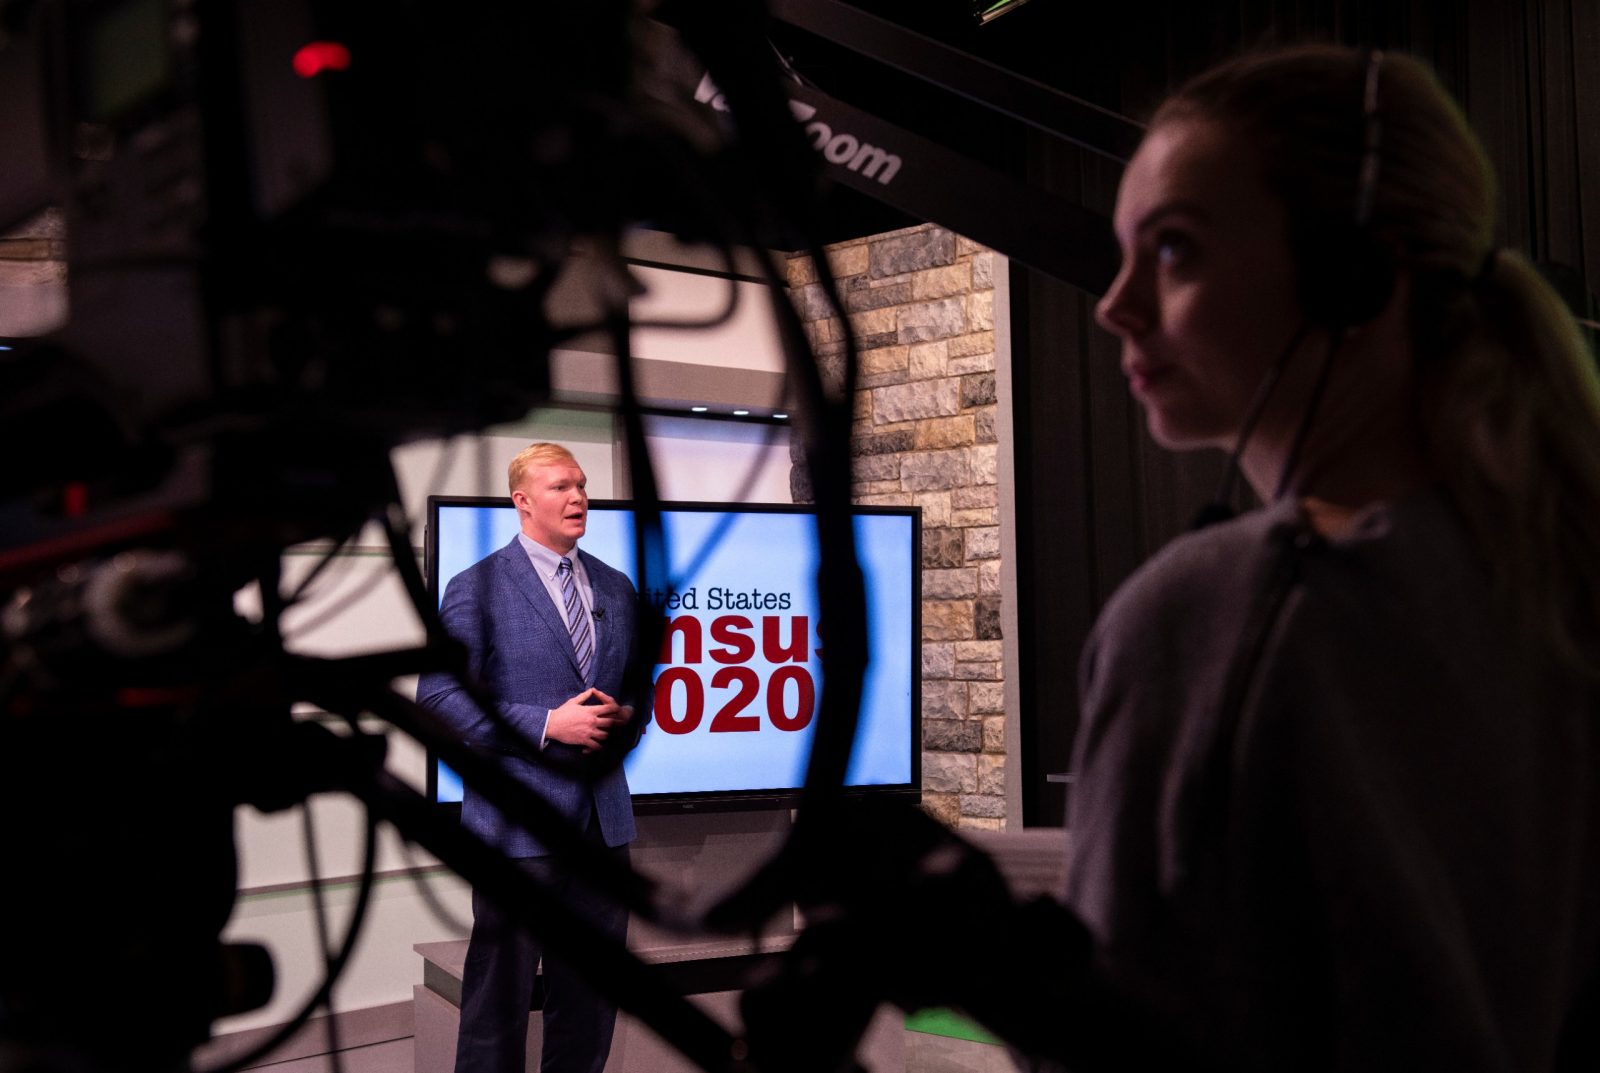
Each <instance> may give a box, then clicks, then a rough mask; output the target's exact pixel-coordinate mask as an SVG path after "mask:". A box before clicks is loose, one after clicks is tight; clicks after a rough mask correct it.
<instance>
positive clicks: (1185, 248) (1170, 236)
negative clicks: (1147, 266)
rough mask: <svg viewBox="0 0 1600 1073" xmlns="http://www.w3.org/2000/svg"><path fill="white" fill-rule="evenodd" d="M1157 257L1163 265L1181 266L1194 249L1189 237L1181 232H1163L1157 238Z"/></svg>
mask: <svg viewBox="0 0 1600 1073" xmlns="http://www.w3.org/2000/svg"><path fill="white" fill-rule="evenodd" d="M1155 248H1156V256H1157V257H1159V258H1160V259H1161V263H1162V264H1167V265H1172V264H1179V263H1181V262H1182V261H1183V260H1184V259H1185V258H1187V257H1188V256H1189V254H1190V253H1191V252H1192V251H1193V249H1194V244H1193V243H1192V242H1190V241H1189V236H1188V235H1185V234H1183V233H1182V232H1180V231H1162V232H1160V233H1159V234H1157V235H1156V237H1155Z"/></svg>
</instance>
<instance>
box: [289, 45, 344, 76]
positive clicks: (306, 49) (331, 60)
mask: <svg viewBox="0 0 1600 1073" xmlns="http://www.w3.org/2000/svg"><path fill="white" fill-rule="evenodd" d="M349 69H350V50H349V49H347V48H345V47H344V46H343V45H341V44H339V42H337V41H312V42H310V43H308V44H304V45H301V46H300V47H299V48H298V49H297V50H295V54H294V73H295V74H297V75H299V76H300V77H301V78H315V77H316V76H317V75H319V74H321V73H322V72H323V71H346V70H349Z"/></svg>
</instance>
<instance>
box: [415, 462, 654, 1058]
mask: <svg viewBox="0 0 1600 1073" xmlns="http://www.w3.org/2000/svg"><path fill="white" fill-rule="evenodd" d="M508 476H509V478H510V485H511V500H512V502H513V503H514V504H515V505H516V508H517V513H518V515H519V516H520V518H521V522H522V531H521V532H520V533H518V534H517V536H516V538H515V539H514V540H512V541H511V543H510V544H508V545H506V546H505V547H504V548H502V549H500V550H499V551H497V552H495V553H494V554H493V555H490V556H489V557H488V558H486V559H484V560H483V561H481V562H479V563H477V564H476V565H474V566H472V567H469V568H468V569H466V570H464V571H462V572H461V573H460V574H457V575H456V576H455V578H453V579H452V580H451V581H450V583H449V585H448V586H446V588H445V595H444V603H443V606H442V608H441V611H440V613H441V614H442V616H443V618H444V624H445V628H446V629H448V630H449V631H450V634H451V636H453V637H455V638H456V639H457V640H459V641H460V642H461V643H462V644H464V645H465V646H466V648H467V652H468V656H469V660H470V666H471V669H472V672H473V673H474V674H475V675H476V676H477V678H478V679H479V681H481V682H483V683H485V684H486V685H488V686H489V688H490V689H491V690H493V692H494V694H495V696H496V697H498V698H499V699H500V709H499V714H500V716H501V720H500V721H499V722H496V721H495V720H493V719H491V718H489V717H488V716H486V715H485V714H484V713H483V712H482V711H480V710H479V709H478V707H477V705H475V704H474V703H473V702H472V700H471V698H469V697H468V696H467V695H466V694H465V692H463V690H462V689H461V687H460V684H459V683H458V682H457V681H456V680H455V679H454V678H453V677H451V676H449V675H445V674H437V673H433V674H426V675H423V676H422V680H421V681H420V682H419V683H418V686H417V699H418V700H419V701H420V702H421V703H422V704H425V705H427V706H428V707H430V708H432V709H433V710H434V711H436V712H438V713H439V714H440V715H441V716H443V717H444V718H445V719H446V720H448V721H449V722H450V723H451V725H452V726H454V727H455V729H456V730H457V731H458V732H459V733H460V734H461V737H462V738H463V740H465V741H466V742H467V743H468V744H470V745H474V746H477V747H479V748H481V749H484V750H487V751H489V752H491V753H493V754H494V755H495V756H496V757H497V759H498V760H499V761H500V764H501V766H502V767H503V768H504V770H505V771H506V772H507V774H509V775H510V776H511V777H512V778H514V779H516V780H517V781H518V782H520V783H522V784H523V785H525V786H528V787H530V788H531V789H533V790H534V791H536V792H537V793H539V794H540V795H542V796H543V797H544V798H545V799H546V800H548V801H549V802H550V803H551V804H552V805H554V806H555V807H556V809H557V810H558V811H559V812H560V813H561V814H562V815H563V816H565V817H566V818H567V819H568V820H569V821H571V822H572V823H573V824H574V825H575V826H577V827H578V829H579V830H582V831H584V832H585V833H586V836H587V837H588V838H590V839H592V840H594V841H596V842H598V843H601V844H603V845H605V846H607V847H610V849H611V852H614V853H616V854H617V855H618V856H620V857H622V858H624V859H626V857H627V853H628V843H629V842H631V841H632V840H633V837H634V824H633V801H632V798H631V797H630V795H629V792H628V780H627V777H626V776H625V775H624V773H623V770H622V767H621V766H620V765H617V766H615V767H612V768H610V769H609V770H606V771H604V772H603V773H600V774H597V775H593V776H590V775H588V774H585V773H583V769H582V767H581V766H580V765H577V764H574V763H570V761H576V760H578V759H579V758H580V757H581V756H582V755H583V754H585V753H589V752H593V751H594V750H595V749H597V748H599V747H600V745H601V744H602V743H603V742H604V741H605V740H606V739H607V738H608V737H609V736H611V735H613V734H627V733H633V732H634V731H633V729H632V728H631V727H629V726H627V725H626V724H628V722H629V720H630V719H632V717H633V709H632V707H631V706H629V705H628V704H625V703H622V702H621V701H619V700H617V699H616V698H617V697H619V696H621V695H622V692H623V689H624V686H625V683H624V669H625V668H626V666H627V663H628V650H629V646H630V643H631V641H632V639H633V623H634V611H635V594H634V588H633V583H632V582H630V581H629V580H628V578H627V577H626V575H624V574H622V573H620V572H619V571H617V570H614V569H612V568H611V567H609V566H607V565H606V564H605V563H602V562H601V561H600V560H599V559H596V558H594V557H593V556H591V555H589V554H587V553H585V552H583V551H580V550H578V548H577V543H578V539H579V538H580V537H582V536H583V534H584V531H585V528H586V526H587V522H588V512H589V498H588V493H587V491H586V489H585V485H586V478H585V477H584V474H583V469H582V468H581V467H580V466H579V465H578V462H577V459H575V458H574V457H573V456H572V454H571V452H569V451H568V450H567V449H566V448H564V447H561V446H559V445H557V444H552V443H535V444H532V445H530V446H529V447H527V448H526V449H524V450H523V451H522V452H521V453H520V454H518V455H517V457H516V458H514V459H513V460H512V462H511V466H510V469H509V473H508ZM541 751H542V752H543V753H545V754H547V755H548V756H549V758H551V759H553V760H556V761H558V762H559V761H563V760H565V761H569V763H567V764H562V765H559V766H552V765H549V764H543V763H538V762H536V761H535V760H533V759H531V757H532V756H533V755H534V754H535V753H537V752H541ZM461 820H462V823H463V825H464V826H465V827H466V828H467V830H469V831H471V832H473V833H474V834H477V835H479V836H480V837H482V838H483V839H484V840H485V841H487V842H488V843H489V844H491V845H493V846H496V847H497V848H499V849H500V850H501V851H502V852H504V853H505V854H506V855H507V856H508V857H516V858H521V859H522V860H523V862H524V865H525V866H526V867H527V868H528V870H529V871H531V872H533V873H534V874H535V875H536V876H537V877H538V878H539V879H540V880H541V881H542V882H544V883H545V884H546V885H547V886H550V887H552V888H553V889H554V890H556V891H557V892H558V893H562V894H564V895H566V896H567V897H568V898H569V900H570V901H571V902H572V903H573V904H574V905H575V907H578V908H580V909H581V910H582V911H584V912H586V913H587V914H588V915H589V916H590V917H591V918H592V919H593V920H594V921H595V922H596V923H597V924H599V925H600V926H601V927H603V928H605V929H606V930H608V931H609V932H611V934H613V935H616V936H617V937H618V938H619V939H621V938H622V937H623V936H624V935H625V934H626V931H627V922H628V920H627V912H626V910H624V909H622V908H620V907H618V906H616V905H614V904H613V903H612V902H611V901H610V900H609V899H604V898H596V897H593V896H591V895H590V894H588V893H586V892H584V891H583V890H580V889H575V885H574V884H573V882H572V880H571V877H570V876H567V875H565V874H564V872H563V870H562V869H561V867H560V862H559V861H558V860H557V859H556V858H554V857H551V856H549V855H548V850H547V849H546V847H545V846H544V845H543V844H542V843H541V842H540V841H539V839H538V838H537V837H535V836H534V835H532V834H530V833H529V832H527V831H524V830H522V829H521V828H520V827H519V826H518V825H517V824H516V823H514V822H511V821H509V820H508V819H507V818H506V817H505V816H503V815H502V814H501V813H500V812H499V810H498V809H496V808H495V807H494V805H492V804H490V803H489V802H488V801H486V800H484V799H483V798H482V797H481V796H479V795H478V794H476V793H474V791H473V788H472V787H471V785H468V786H467V787H466V789H465V799H464V800H463V802H462V806H461ZM472 913H473V925H472V941H471V943H470V944H469V945H468V949H467V963H466V971H465V973H464V975H463V978H462V996H461V1031H460V1035H459V1037H458V1039H457V1046H456V1070H457V1073H488V1071H494V1073H522V1070H523V1069H524V1063H525V1061H526V1056H525V1053H524V1052H525V1050H526V1037H527V1030H528V1008H529V1005H530V1001H531V999H532V997H533V988H534V978H535V969H536V966H537V965H538V963H539V959H540V954H541V949H540V943H539V942H538V940H537V939H536V938H534V937H532V936H530V935H528V934H527V933H526V932H525V931H524V930H523V929H521V928H519V927H517V926H516V924H515V923H514V921H513V919H512V918H511V917H509V916H507V915H506V914H504V913H502V912H501V911H500V909H499V907H497V906H496V905H494V903H492V902H491V901H489V899H487V898H483V897H480V896H479V894H478V892H476V891H474V892H473V896H472ZM543 1015H544V1050H543V1055H542V1057H541V1062H540V1068H541V1070H542V1071H543V1073H600V1070H601V1068H602V1067H603V1066H604V1065H605V1062H606V1057H607V1056H608V1055H609V1053H610V1050H611V1036H612V1030H613V1028H614V1026H615V1022H616V1009H615V1007H614V1006H612V1005H611V1004H610V1003H609V1002H607V1001H606V1000H604V999H603V998H601V997H600V996H599V995H598V994H596V993H595V992H594V991H593V990H592V989H591V988H590V987H589V986H588V985H587V984H586V983H584V982H583V981H582V980H581V979H579V978H578V977H577V976H576V975H575V974H574V973H572V972H571V970H570V969H568V968H567V967H566V966H564V965H562V964H560V963H559V962H557V961H553V960H552V959H548V958H547V959H545V965H544V1006H543Z"/></svg>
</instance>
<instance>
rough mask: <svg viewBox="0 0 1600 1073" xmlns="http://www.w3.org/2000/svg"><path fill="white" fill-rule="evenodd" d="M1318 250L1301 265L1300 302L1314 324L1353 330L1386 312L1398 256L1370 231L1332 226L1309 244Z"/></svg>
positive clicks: (1344, 226) (1367, 229)
mask: <svg viewBox="0 0 1600 1073" xmlns="http://www.w3.org/2000/svg"><path fill="white" fill-rule="evenodd" d="M1307 245H1308V247H1309V248H1310V249H1313V250H1315V251H1316V255H1315V256H1314V257H1311V258H1303V259H1302V262H1301V265H1300V304H1301V305H1302V307H1304V309H1305V311H1306V316H1307V317H1309V318H1310V319H1311V320H1312V321H1313V322H1314V323H1316V324H1321V325H1323V326H1324V327H1329V328H1351V327H1354V326H1356V325H1358V324H1365V323H1367V322H1368V321H1370V320H1372V319H1373V318H1375V317H1376V316H1377V315H1378V314H1379V313H1382V312H1383V310H1384V307H1385V306H1387V305H1388V304H1389V297H1390V296H1391V295H1392V294H1393V293H1394V284H1395V263H1394V254H1393V253H1392V252H1391V251H1390V250H1389V249H1388V247H1387V246H1385V245H1384V244H1383V243H1382V242H1380V241H1378V239H1377V237H1376V236H1374V235H1373V234H1372V231H1371V230H1370V229H1369V228H1366V227H1362V228H1360V229H1358V230H1353V231H1352V230H1351V229H1350V228H1349V227H1348V226H1347V225H1341V226H1339V227H1337V228H1329V229H1328V230H1327V231H1326V232H1325V233H1324V234H1322V235H1320V236H1317V237H1316V238H1313V239H1311V240H1310V241H1309V242H1308V243H1307Z"/></svg>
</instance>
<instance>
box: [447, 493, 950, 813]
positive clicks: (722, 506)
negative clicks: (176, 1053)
mask: <svg viewBox="0 0 1600 1073" xmlns="http://www.w3.org/2000/svg"><path fill="white" fill-rule="evenodd" d="M440 507H495V508H500V509H507V508H510V507H511V501H510V499H508V498H507V497H505V496H461V495H430V496H428V502H427V525H426V528H425V530H424V537H423V559H424V565H423V570H424V577H425V579H426V581H427V586H428V593H429V595H430V596H431V597H432V599H433V601H434V603H435V605H437V603H438V601H439V599H440V598H441V595H442V594H441V591H440V582H439V547H438V534H439V508H440ZM657 508H658V509H659V510H661V511H662V512H668V511H694V512H704V513H728V512H734V513H749V514H798V515H815V514H816V513H817V511H816V508H815V507H813V506H811V505H809V504H805V503H712V502H704V501H699V500H684V501H662V502H661V503H659V504H657ZM589 509H590V510H591V511H594V510H624V511H632V510H636V509H637V503H636V501H635V500H629V499H591V500H590V501H589ZM850 511H851V515H852V517H856V516H874V515H889V516H896V517H905V518H909V519H910V521H911V562H910V570H911V578H910V588H911V608H910V615H911V631H910V640H911V652H910V653H909V656H910V663H909V666H910V667H911V683H910V685H911V713H910V716H911V717H910V723H911V726H910V729H909V733H910V735H911V743H910V744H911V749H910V758H911V779H910V781H909V782H907V783H889V784H870V785H857V786H848V787H845V788H844V792H845V794H846V795H847V796H852V797H869V796H874V797H875V796H882V797H888V798H900V799H904V800H909V801H913V802H915V801H919V800H921V797H922V674H921V668H922V551H921V549H922V508H921V507H919V506H915V505H908V506H880V505H853V506H852V507H851V508H850ZM438 770H439V756H438V754H437V753H435V752H434V751H433V750H432V749H429V750H428V751H427V785H426V794H427V798H428V800H429V801H432V802H433V803H434V804H436V805H438V806H440V807H442V808H446V809H449V810H453V811H459V810H460V808H461V804H460V802H441V801H440V800H439V777H438ZM799 801H800V788H799V787H783V788H775V789H749V790H702V791H682V792H676V793H659V794H638V793H636V794H634V795H633V807H634V812H635V813H637V814H640V815H660V814H671V813H692V812H723V811H738V810H752V811H754V810H774V809H785V808H793V807H794V806H795V805H797V804H798V803H799Z"/></svg>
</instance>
